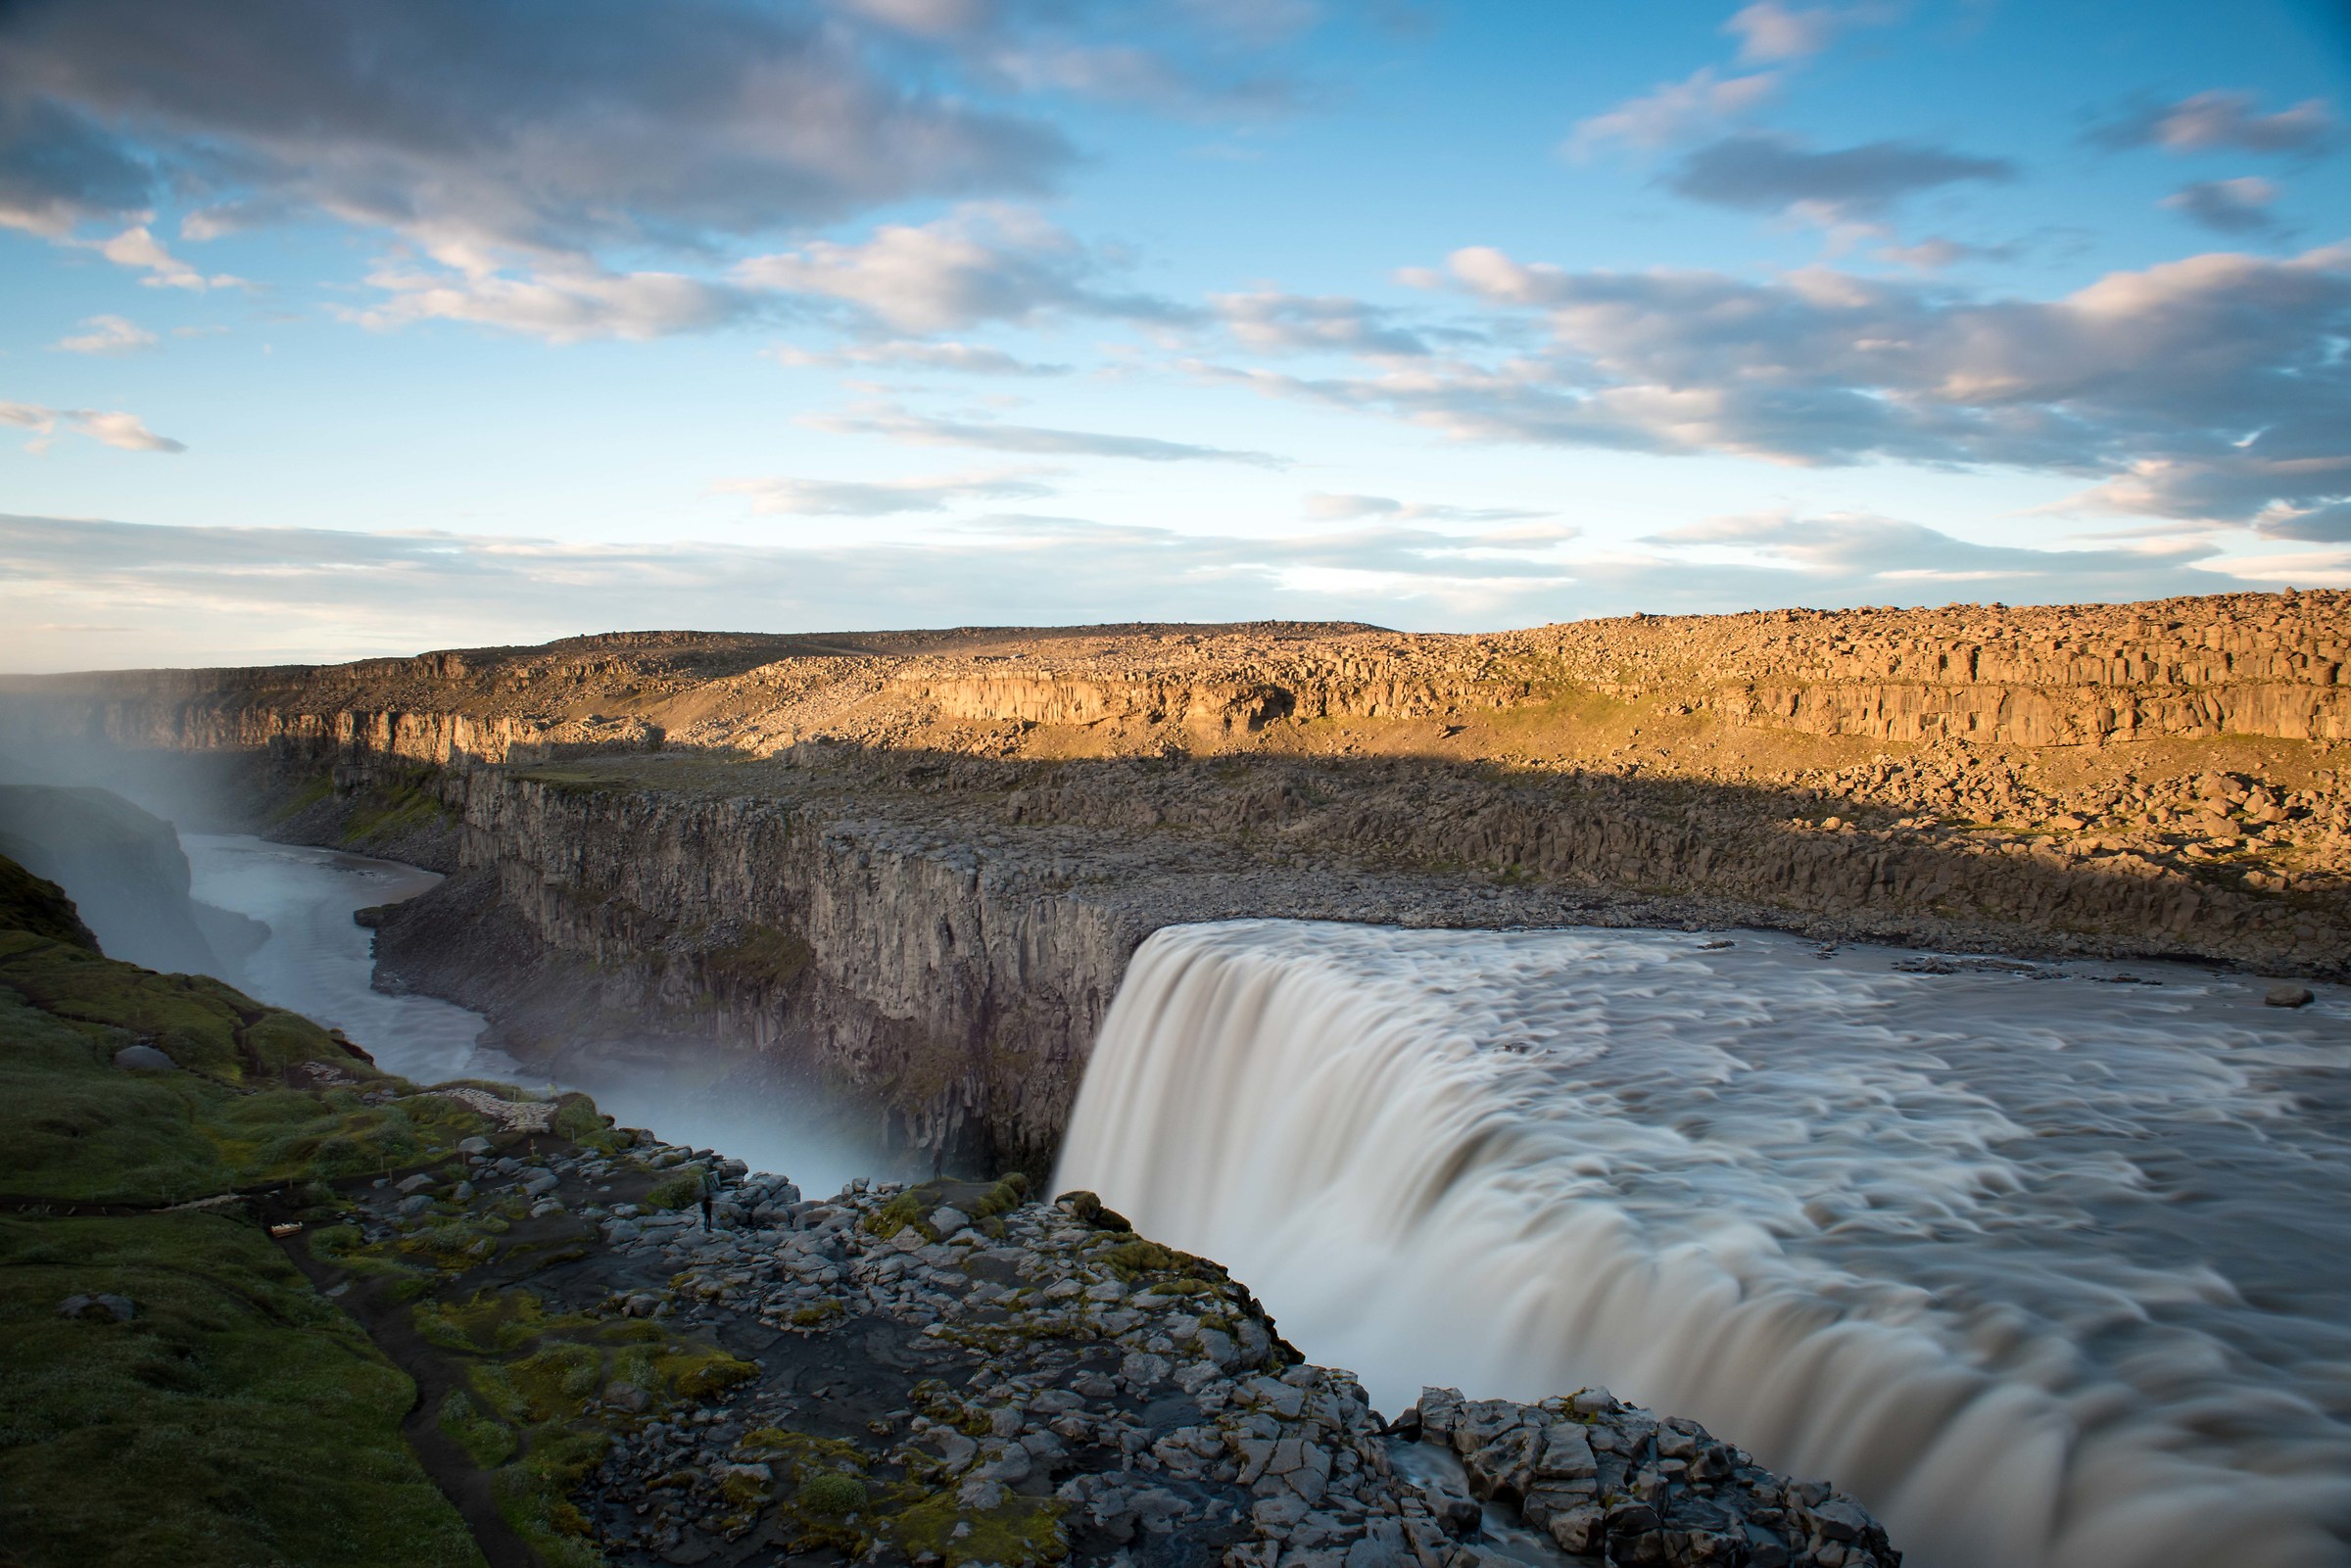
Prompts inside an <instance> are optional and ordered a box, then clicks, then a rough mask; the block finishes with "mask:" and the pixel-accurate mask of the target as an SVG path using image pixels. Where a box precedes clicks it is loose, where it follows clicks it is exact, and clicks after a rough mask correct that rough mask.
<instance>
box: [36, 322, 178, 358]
mask: <svg viewBox="0 0 2351 1568" xmlns="http://www.w3.org/2000/svg"><path fill="white" fill-rule="evenodd" d="M81 324H82V325H83V326H85V327H87V328H89V330H88V331H87V332H76V333H70V334H68V335H67V336H65V337H62V338H60V339H58V340H57V342H56V343H54V344H52V345H51V347H52V348H55V349H61V350H63V351H64V352H65V353H67V354H128V353H130V352H132V351H133V350H135V349H151V348H153V347H154V346H155V345H156V343H157V341H158V340H157V338H156V335H155V334H154V333H152V332H150V331H148V330H147V329H146V328H145V327H143V326H140V325H139V324H138V323H137V322H136V321H133V320H131V319H129V318H128V317H127V316H120V315H93V316H88V317H85V318H84V319H83V321H82V323H81Z"/></svg>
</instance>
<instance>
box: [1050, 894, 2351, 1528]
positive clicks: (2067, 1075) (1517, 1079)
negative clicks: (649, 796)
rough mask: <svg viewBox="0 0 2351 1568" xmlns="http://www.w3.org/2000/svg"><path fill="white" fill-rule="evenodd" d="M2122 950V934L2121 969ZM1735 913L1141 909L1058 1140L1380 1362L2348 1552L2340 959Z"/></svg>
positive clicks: (1822, 1456)
mask: <svg viewBox="0 0 2351 1568" xmlns="http://www.w3.org/2000/svg"><path fill="white" fill-rule="evenodd" d="M2126 972H2127V973H2126ZM2262 993H2263V987H2262V985H2261V984H2260V983H2258V982H2255V981H2251V980H2248V979H2245V978H2242V977H2235V976H2220V975H2215V974H2209V973H2206V972H2203V971H2200V970H2196V969H2192V968H2187V967H2183V966H2168V965H2130V966H2116V965H2103V964H2069V965H2062V966H2047V965H2021V964H2006V963H1999V962H1987V961H1982V960H1972V959H1956V960H1922V958H1921V956H1920V955H1917V954H1914V953H1906V952H1901V951H1897V950H1893V949H1879V948H1861V947H1848V948H1845V949H1843V950H1842V951H1839V952H1836V953H1835V954H1834V955H1833V956H1829V957H1825V958H1824V957H1820V956H1816V954H1815V952H1814V949H1813V948H1812V946H1811V944H1808V943H1804V942H1800V941H1799V940H1797V939H1795V938H1790V937H1782V936H1777V935H1767V934H1755V933H1748V932H1741V933H1737V934H1736V935H1735V936H1733V937H1729V938H1725V937H1720V936H1716V937H1708V936H1702V935H1694V934H1684V933H1679V932H1654V931H1652V932H1641V931H1602V930H1575V931H1537V932H1459V931H1403V930H1394V929H1384V928H1377V927H1353V926H1331V925H1316V924H1302V923H1291V922H1267V921H1251V922H1235V923H1228V924H1222V925H1215V926H1196V927H1174V928H1170V929H1167V930H1163V931H1161V932H1159V933H1158V934H1157V935H1155V936H1153V937H1152V938H1151V939H1150V940H1149V941H1148V942H1146V943H1145V944H1144V946H1143V947H1142V949H1141V950H1140V951H1139V952H1138V953H1137V954H1136V957H1135V960H1134V962H1133V965H1132V967H1131V968H1130V969H1129V971H1128V975H1127V978H1126V981H1125V983H1124V985H1123V986H1122V988H1121V990H1120V992H1119V995H1118V998H1117V1000H1116V1002H1115V1004H1114V1005H1113V1007H1112V1009H1111V1012H1110V1015H1109V1018H1108V1021H1107V1022H1106V1023H1105V1026H1104V1031H1103V1037H1102V1039H1101V1041H1100V1042H1099V1044H1098V1046H1097V1048H1096V1050H1095V1053H1094V1057H1093V1059H1092V1062H1091V1064H1090V1066H1089V1068H1088V1070H1087V1075H1086V1079H1085V1082H1084V1085H1083V1088H1082V1091H1081V1093H1080V1099H1079V1103H1078V1108H1077V1111H1076V1114H1075V1117H1074V1120H1073V1125H1072V1129H1071V1133H1070V1137H1069V1141H1068V1143H1067V1146H1066V1151H1065V1154H1064V1157H1063V1162H1062V1165H1061V1169H1060V1172H1059V1175H1058V1178H1057V1182H1058V1186H1060V1187H1062V1188H1067V1187H1089V1188H1092V1189H1094V1190H1096V1191H1098V1192H1099V1193H1101V1195H1102V1196H1103V1198H1104V1200H1105V1201H1106V1202H1108V1203H1109V1204H1111V1205H1112V1206H1113V1207H1114V1208H1117V1209H1119V1210H1120V1211H1122V1212H1125V1213H1127V1214H1128V1216H1129V1217H1130V1218H1131V1219H1132V1220H1133V1221H1134V1222H1135V1224H1136V1225H1137V1227H1138V1228H1139V1229H1141V1230H1142V1231H1143V1232H1144V1233H1145V1234H1147V1235H1150V1236H1152V1237H1154V1238H1155V1239H1158V1240H1161V1241H1165V1242H1167V1243H1170V1244H1172V1245H1175V1246H1179V1247H1183V1248H1187V1249H1189V1250H1191V1251H1194V1252H1199V1253H1203V1254H1206V1255H1208V1256H1210V1257H1213V1258H1215V1259H1218V1260H1219V1261H1221V1262H1223V1263H1225V1264H1227V1265H1228V1266H1230V1267H1231V1268H1232V1270H1233V1271H1234V1273H1235V1274H1236V1276H1238V1277H1239V1278H1241V1279H1243V1280H1246V1281H1247V1282H1248V1283H1249V1284H1250V1286H1251V1287H1252V1288H1253V1289H1255V1290H1256V1291H1258V1292H1259V1294H1260V1295H1261V1297H1262V1298H1263V1299H1264V1300H1265V1302H1266V1303H1267V1305H1268V1307H1270V1308H1271V1310H1272V1311H1273V1312H1274V1314H1275V1315H1276V1317H1277V1318H1278V1320H1279V1321H1280V1323H1281V1326H1282V1328H1283V1331H1284V1332H1285V1333H1286V1334H1287V1335H1288V1337H1289V1338H1290V1339H1291V1340H1292V1341H1293V1342H1294V1343H1296V1344H1297V1345H1298V1346H1299V1347H1300V1348H1301V1349H1302V1350H1304V1351H1305V1352H1306V1354H1308V1356H1309V1357H1310V1358H1312V1359H1314V1360H1317V1361H1320V1362H1325V1363H1337V1364H1343V1365H1347V1366H1350V1367H1353V1368H1354V1369H1355V1370H1357V1371H1358V1372H1359V1373H1360V1374H1361V1375H1362V1377H1363V1379H1364V1381H1365V1383H1366V1384H1367V1386H1368V1388H1369V1389H1370V1390H1371V1392H1372V1393H1373V1395H1374V1398H1375V1399H1376V1400H1377V1401H1378V1402H1379V1403H1380V1404H1381V1406H1382V1407H1383V1408H1387V1409H1390V1410H1393V1409H1395V1408H1398V1407H1400V1406H1402V1405H1403V1404H1406V1403H1409V1402H1411V1401H1412V1399H1413V1398H1414V1397H1415V1395H1416V1393H1417V1391H1418V1389H1419V1387H1420V1386H1421V1385H1422V1384H1423V1383H1433V1384H1444V1385H1452V1386H1457V1387H1460V1388H1462V1389H1463V1390H1465V1391H1467V1392H1469V1393H1471V1394H1473V1395H1484V1396H1508V1397H1514V1398H1519V1399H1535V1398H1540V1397H1542V1396H1545V1395H1550V1394H1557V1393H1561V1392H1566V1391H1570V1390H1573V1389H1575V1388H1577V1387H1579V1386H1582V1385H1595V1384H1596V1385H1606V1386H1607V1387H1609V1388H1611V1389H1613V1390H1614V1391H1615V1392H1616V1393H1618V1394H1619V1395H1622V1396H1624V1397H1627V1398H1630V1399H1634V1400H1638V1401H1640V1402H1644V1403H1647V1404H1651V1405H1653V1406H1655V1407H1656V1408H1658V1409H1659V1410H1661V1411H1667V1412H1672V1413H1679V1414H1685V1415H1690V1416H1694V1417H1696V1418H1698V1419H1700V1420H1702V1421H1703V1422H1705V1423H1706V1424H1707V1425H1708V1426H1710V1427H1712V1428H1713V1429H1714V1430H1715V1432H1716V1433H1717V1434H1719V1435H1720V1436H1722V1437H1724V1438H1726V1439H1728V1440H1730V1441H1733V1442H1736V1443H1738V1444H1740V1445H1742V1446H1744V1447H1746V1448H1748V1449H1750V1450H1751V1451H1752V1452H1753V1453H1755V1454H1756V1456H1757V1457H1758V1458H1760V1459H1761V1460H1763V1461H1764V1462H1765V1463H1767V1464H1770V1465H1772V1466H1774V1467H1775V1468H1779V1469H1783V1470H1791V1471H1794V1472H1797V1473H1799V1474H1807V1475H1822V1476H1827V1477H1830V1478H1833V1479H1834V1480H1835V1481H1836V1483H1837V1484H1838V1485H1840V1486H1842V1487H1845V1488H1847V1489H1848V1490H1850V1491H1851V1492H1853V1493H1854V1494H1855V1495H1856V1496H1858V1497H1862V1498H1863V1499H1864V1500H1865V1501H1866V1502H1868V1503H1869V1504H1870V1505H1871V1506H1872V1507H1873V1508H1874V1509H1875V1510H1876V1511H1878V1513H1879V1514H1880V1515H1881V1517H1883V1518H1884V1519H1886V1520H1887V1522H1888V1524H1889V1526H1890V1528H1891V1529H1892V1530H1893V1532H1894V1538H1895V1544H1897V1545H1899V1546H1901V1547H1902V1548H1903V1549H1904V1551H1905V1552H1906V1553H1907V1555H1908V1560H1909V1561H1910V1562H1911V1563H1912V1564H1913V1565H1914V1568H2059V1565H2064V1568H2304V1565H2314V1568H2315V1565H2319V1564H2330V1565H2340V1564H2344V1563H2346V1562H2351V1544H2347V1543H2351V1202H2347V1201H2346V1199H2347V1198H2351V997H2347V996H2346V995H2345V993H2344V992H2343V991H2341V990H2340V989H2337V988H2322V989H2321V993H2320V997H2319V1000H2318V1002H2317V1003H2316V1005H2314V1006H2311V1007H2307V1008H2304V1009H2301V1010H2299V1011H2286V1010H2282V1009H2275V1008H2265V1007H2263V1006H2262V1005H2261V1002H2262Z"/></svg>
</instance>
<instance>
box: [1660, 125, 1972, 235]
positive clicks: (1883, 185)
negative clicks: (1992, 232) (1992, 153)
mask: <svg viewBox="0 0 2351 1568" xmlns="http://www.w3.org/2000/svg"><path fill="white" fill-rule="evenodd" d="M2016 177H2017V169H2016V166H2015V165H2014V164H2011V163H2009V162H2008V161H2007V160H2006V159H2002V158H1977V157H1973V156H1970V155H1968V154H1965V153H1957V152H1952V151H1951V150H1949V149H1948V148H1943V147H1931V146H1926V145H1923V144H1920V143H1916V142H1869V143H1866V144H1864V145H1862V146H1859V147H1840V148H1833V149H1830V150H1828V151H1825V152H1814V151H1812V150H1811V149H1809V148H1807V147H1804V146H1803V145H1802V144H1800V143H1799V142H1797V141H1796V140H1794V139H1793V138H1790V137H1786V136H1766V135H1747V136H1730V137H1725V138H1724V139H1722V140H1721V141H1717V142H1711V143H1709V144H1707V145H1706V146H1704V147H1702V148H1699V149H1698V150H1697V151H1696V152H1694V153H1692V154H1690V156H1689V157H1687V158H1685V159H1684V160H1683V161H1682V163H1681V166H1679V167H1677V168H1676V169H1675V170H1674V171H1673V172H1672V173H1671V174H1670V175H1669V176H1667V178H1666V181H1665V183H1666V185H1667V186H1668V187H1669V188H1671V189H1672V190H1674V191H1676V192H1678V193H1680V194H1681V195H1683V196H1687V197H1689V198H1690V199H1691V200H1692V201H1696V202H1705V203H1708V204H1709V205H1712V206H1715V207H1732V208H1743V209H1747V210H1749V211H1751V212H1767V213H1778V212H1784V213H1790V214H1795V215H1797V216H1800V217H1804V218H1806V219H1808V220H1811V221H1816V222H1821V223H1843V222H1850V221H1854V220H1858V219H1867V218H1873V217H1876V216H1878V215H1879V214H1882V213H1884V212H1885V211H1886V210H1887V209H1888V208H1889V207H1891V206H1893V205H1894V204H1895V202H1897V201H1900V200H1901V199H1902V198H1903V197H1906V196H1914V195H1917V194H1918V193H1919V192H1921V191H1931V190H1935V189H1937V188H1938V187H1941V186H1944V185H1956V184H1960V183H1963V182H1966V181H1971V180H1972V181H1991V182H1995V183H2004V182H2006V181H2010V180H2013V179H2015V178H2016Z"/></svg>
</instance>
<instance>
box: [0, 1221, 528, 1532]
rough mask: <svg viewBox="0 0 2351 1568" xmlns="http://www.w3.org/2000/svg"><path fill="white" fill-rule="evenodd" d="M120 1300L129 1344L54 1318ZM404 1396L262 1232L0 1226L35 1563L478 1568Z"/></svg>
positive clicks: (17, 1518) (3, 1416)
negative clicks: (107, 1299) (93, 1300)
mask: <svg viewBox="0 0 2351 1568" xmlns="http://www.w3.org/2000/svg"><path fill="white" fill-rule="evenodd" d="M76 1292H86V1293H97V1292H111V1293H114V1294H119V1295H122V1296H126V1297H128V1298H129V1299H130V1300H131V1301H133V1302H134V1303H136V1304H137V1315H136V1316H135V1317H134V1318H133V1319H132V1320H131V1321H130V1322H127V1323H116V1322H112V1321H98V1322H94V1321H90V1320H86V1319H68V1318H62V1317H60V1316H58V1315H57V1304H58V1302H59V1301H60V1300H61V1299H62V1298H64V1297H65V1296H67V1295H70V1294H73V1293H76ZM413 1397H414V1396H413V1392H412V1385H411V1384H410V1383H409V1382H408V1379H407V1378H406V1377H405V1376H403V1375H402V1374H401V1373H400V1372H399V1371H398V1370H397V1369H396V1368H394V1367H393V1366H392V1365H391V1364H390V1363H388V1362H386V1361H385V1360H384V1359H383V1358H382V1356H380V1355H379V1354H377V1353H376V1352H375V1350H374V1348H373V1347H372V1346H370V1345H369V1344H368V1342H367V1340H366V1337H365V1336H364V1335H362V1334H361V1333H360V1331H359V1329H358V1328H357V1327H356V1326H354V1325H353V1324H352V1323H351V1322H350V1321H349V1320H348V1319H346V1318H345V1317H343V1315H342V1314H341V1313H339V1312H337V1311H336V1310H335V1309H334V1308H333V1307H331V1306H329V1305H328V1304H327V1303H325V1302H323V1301H321V1300H320V1299H319V1298H318V1297H317V1296H316V1295H315V1294H314V1293H313V1292H312V1290H311V1289H310V1287H309V1285H308V1283H307V1282H306V1281H305V1280H304V1279H303V1278H302V1276H301V1275H300V1274H299V1273H297V1272H296V1271H295V1270H294V1269H293V1267H292V1266H291V1265H290V1264H288V1263H287V1261H286V1260H285V1259H284V1257H283V1256H282V1255H281V1254H279V1253H278V1251H277V1250H276V1249H275V1248H274V1247H272V1246H271V1245H270V1244H269V1242H268V1240H267V1239H266V1238H265V1237H264V1235H263V1234H262V1233H261V1231H260V1230H259V1228H258V1227H256V1226H254V1225H252V1224H250V1223H246V1222H243V1221H240V1220H236V1219H232V1218H229V1217H224V1216H221V1215H217V1214H205V1213H188V1214H156V1215H150V1216H139V1217H120V1216H118V1217H111V1218H87V1219H75V1218H53V1217H42V1218H31V1217H18V1218H0V1540H5V1541H6V1542H7V1543H8V1544H9V1546H10V1548H11V1549H12V1550H14V1551H15V1552H16V1553H18V1554H19V1555H20V1556H21V1557H22V1558H23V1560H24V1561H26V1562H29V1563H73V1564H76V1565H85V1564H87V1565H97V1564H122V1565H125V1568H128V1565H134V1564H135V1565H145V1564H151V1563H171V1564H174V1565H182V1568H207V1565H218V1568H240V1565H244V1564H253V1563H337V1564H345V1563H348V1564H355V1565H362V1564H381V1565H383V1568H408V1565H434V1568H437V1565H444V1564H446V1565H449V1568H459V1565H478V1564H479V1563H480V1562H481V1561H482V1559H481V1556H480V1554H479V1552H478V1551H477V1550H476V1549H475V1547H474V1544H473V1541H472V1538H471V1537H470V1536H469V1535H468V1534H467V1532H466V1530H465V1527H464V1525H463V1522H462V1521H461V1520H459V1519H458V1517H457V1515H456V1511H455V1510H454V1509H452V1508H451V1507H450V1506H449V1503H448V1501H447V1500H446V1499H445V1498H444V1497H442V1496H441V1494H440V1492H439V1491H438V1490H437V1489H436V1488H435V1487H434V1486H433V1485H432V1483H431V1482H430V1481H429V1480H428V1479H427V1478H426V1477H425V1474H424V1472H423V1470H422V1469H421V1468H419V1467H418V1465H417V1463H416V1461H415V1459H414V1457H413V1456H412V1455H411V1454H410V1453H409V1451H408V1447H407V1445H406V1444H405V1443H404V1442H403V1441H402V1439H401V1434H400V1423H401V1419H402V1417H403V1416H404V1415H405V1414H406V1413H407V1410H408V1404H409V1402H410V1401H411V1399H412V1398H413Z"/></svg>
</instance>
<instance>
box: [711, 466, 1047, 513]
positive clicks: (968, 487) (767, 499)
mask: <svg viewBox="0 0 2351 1568" xmlns="http://www.w3.org/2000/svg"><path fill="white" fill-rule="evenodd" d="M711 488H712V489H713V490H714V491H716V492H717V493H718V494H720V495H727V496H745V497H748V498H749V499H750V503H751V510H752V511H754V512H759V513H763V514H768V515H776V514H788V515H795V516H817V517H889V516H896V515H898V514H901V513H905V512H941V511H946V510H948V509H949V508H951V507H954V506H959V505H963V504H965V503H967V502H970V501H976V500H1034V499H1040V498H1043V497H1046V496H1050V495H1052V494H1053V493H1054V492H1053V487H1051V486H1050V485H1045V484H1040V483H1038V482H1037V481H1036V480H1035V479H1033V478H1031V477H1029V476H1027V475H1023V474H1011V473H996V474H940V475H933V476H926V477H921V478H914V479H885V480H843V479H730V480H725V481H722V482H720V483H719V484H717V485H714V486H712V487H711Z"/></svg>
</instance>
